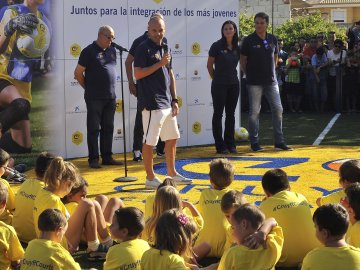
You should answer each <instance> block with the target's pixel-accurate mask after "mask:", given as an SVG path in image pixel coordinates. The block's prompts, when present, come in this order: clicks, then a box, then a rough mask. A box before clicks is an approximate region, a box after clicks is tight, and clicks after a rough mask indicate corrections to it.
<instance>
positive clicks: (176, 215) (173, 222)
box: [154, 209, 197, 257]
mask: <svg viewBox="0 0 360 270" xmlns="http://www.w3.org/2000/svg"><path fill="white" fill-rule="evenodd" d="M196 229H197V228H196V224H195V222H194V221H193V220H192V219H190V218H188V217H187V216H186V215H185V214H184V213H183V212H182V211H181V210H179V209H170V210H166V211H165V212H164V213H163V214H162V215H161V216H160V218H159V220H158V222H157V224H156V229H155V245H154V247H155V248H156V249H159V250H160V252H161V250H168V251H170V252H172V253H175V254H178V255H180V256H184V255H185V256H187V257H190V256H191V245H192V235H193V234H194V233H195V232H196Z"/></svg>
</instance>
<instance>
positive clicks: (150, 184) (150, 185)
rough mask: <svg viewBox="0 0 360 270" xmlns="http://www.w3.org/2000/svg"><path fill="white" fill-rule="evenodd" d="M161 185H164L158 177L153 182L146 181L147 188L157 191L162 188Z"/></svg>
mask: <svg viewBox="0 0 360 270" xmlns="http://www.w3.org/2000/svg"><path fill="white" fill-rule="evenodd" d="M160 184H162V182H161V180H160V179H159V178H158V177H157V176H155V177H154V179H152V180H149V179H146V181H145V188H147V189H157V188H158V186H160Z"/></svg>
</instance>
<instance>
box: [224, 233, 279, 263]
mask: <svg viewBox="0 0 360 270" xmlns="http://www.w3.org/2000/svg"><path fill="white" fill-rule="evenodd" d="M283 242H284V237H283V234H282V230H281V227H279V226H276V227H275V228H274V229H273V230H272V231H271V232H270V233H269V234H268V236H267V239H266V245H267V247H266V248H265V249H264V247H259V248H258V249H248V248H247V247H245V246H243V245H237V246H234V247H231V248H230V249H228V250H226V251H225V253H224V255H223V256H222V258H221V260H220V264H219V267H218V270H230V269H249V270H250V269H251V270H264V269H275V264H276V262H277V261H278V260H279V258H280V255H281V248H282V246H283Z"/></svg>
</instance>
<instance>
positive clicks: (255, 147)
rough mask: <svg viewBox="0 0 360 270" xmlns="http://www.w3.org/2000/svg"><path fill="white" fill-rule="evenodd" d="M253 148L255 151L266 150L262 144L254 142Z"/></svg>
mask: <svg viewBox="0 0 360 270" xmlns="http://www.w3.org/2000/svg"><path fill="white" fill-rule="evenodd" d="M251 150H253V151H254V152H262V151H264V148H262V147H261V146H260V144H258V143H254V144H252V145H251Z"/></svg>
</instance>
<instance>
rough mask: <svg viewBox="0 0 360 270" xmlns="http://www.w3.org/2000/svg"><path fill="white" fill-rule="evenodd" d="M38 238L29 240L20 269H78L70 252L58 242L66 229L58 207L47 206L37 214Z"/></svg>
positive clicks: (64, 220) (63, 217)
mask: <svg viewBox="0 0 360 270" xmlns="http://www.w3.org/2000/svg"><path fill="white" fill-rule="evenodd" d="M38 228H39V231H40V237H39V239H34V240H32V241H30V242H29V245H28V246H27V248H26V251H25V255H24V259H23V261H22V264H21V270H27V269H29V270H30V269H52V270H62V269H74V270H76V269H78V270H81V268H80V265H79V264H78V263H77V262H75V260H74V258H73V257H72V256H71V255H70V253H69V252H68V251H67V250H66V249H65V248H64V247H63V246H62V245H61V244H60V243H61V241H62V238H63V237H64V234H65V232H66V230H67V221H66V218H65V216H64V215H63V214H62V213H61V212H60V210H58V209H53V208H49V209H46V210H44V211H43V212H42V213H41V214H40V215H39V220H38Z"/></svg>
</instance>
